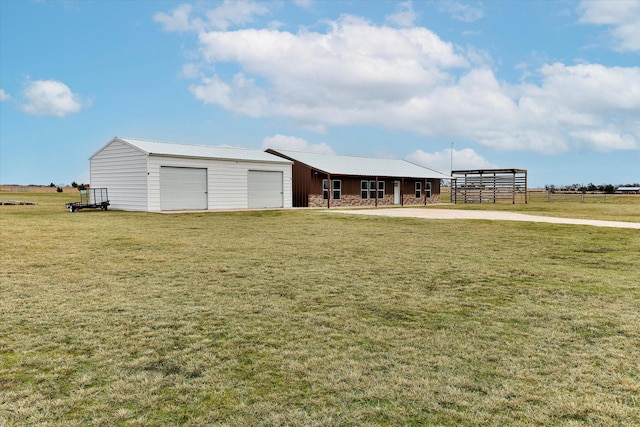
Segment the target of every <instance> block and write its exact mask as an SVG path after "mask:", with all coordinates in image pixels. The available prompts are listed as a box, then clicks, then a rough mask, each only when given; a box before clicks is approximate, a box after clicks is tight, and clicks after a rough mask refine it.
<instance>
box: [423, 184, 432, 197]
mask: <svg viewBox="0 0 640 427" xmlns="http://www.w3.org/2000/svg"><path fill="white" fill-rule="evenodd" d="M424 192H425V196H426V197H427V199H430V198H431V183H430V182H427V186H426V187H425V189H424Z"/></svg>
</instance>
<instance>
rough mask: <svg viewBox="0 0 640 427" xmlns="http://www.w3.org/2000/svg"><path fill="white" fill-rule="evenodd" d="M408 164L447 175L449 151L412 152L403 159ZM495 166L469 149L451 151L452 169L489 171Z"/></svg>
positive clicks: (449, 162) (449, 164)
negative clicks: (407, 161) (411, 163)
mask: <svg viewBox="0 0 640 427" xmlns="http://www.w3.org/2000/svg"><path fill="white" fill-rule="evenodd" d="M405 159H406V160H409V161H410V162H413V163H417V164H419V165H422V166H424V167H427V168H430V169H434V170H436V171H438V172H442V173H449V172H450V171H451V163H452V162H451V159H452V153H451V149H450V148H448V149H446V150H442V151H437V152H435V153H427V152H425V151H422V150H417V151H414V152H413V153H411V154H409V155H407V156H406V157H405ZM496 167H497V166H496V165H495V164H493V163H491V162H489V161H488V160H487V159H485V158H484V157H482V156H481V155H480V154H478V153H476V152H475V151H474V150H473V149H471V148H463V149H462V150H456V149H453V169H454V170H459V169H483V168H484V169H490V168H496Z"/></svg>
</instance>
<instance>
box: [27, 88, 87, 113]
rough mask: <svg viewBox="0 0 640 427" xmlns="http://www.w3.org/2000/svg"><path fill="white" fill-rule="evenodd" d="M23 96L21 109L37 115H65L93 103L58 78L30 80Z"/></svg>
mask: <svg viewBox="0 0 640 427" xmlns="http://www.w3.org/2000/svg"><path fill="white" fill-rule="evenodd" d="M22 96H23V103H22V104H21V105H20V109H21V110H22V111H24V112H25V113H27V114H32V115H35V116H56V117H64V116H66V115H68V114H73V113H77V112H78V111H80V110H81V109H83V108H88V107H89V106H90V105H91V102H90V101H84V100H83V99H82V98H81V97H80V95H78V94H75V93H73V92H71V89H69V87H68V86H67V85H66V84H64V83H62V82H60V81H57V80H35V81H29V82H27V84H26V86H25V89H24V91H23V92H22Z"/></svg>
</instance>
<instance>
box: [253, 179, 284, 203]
mask: <svg viewBox="0 0 640 427" xmlns="http://www.w3.org/2000/svg"><path fill="white" fill-rule="evenodd" d="M282 188H283V187H282V172H278V171H249V207H250V208H281V207H282V206H283V203H282Z"/></svg>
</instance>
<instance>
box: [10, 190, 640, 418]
mask: <svg viewBox="0 0 640 427" xmlns="http://www.w3.org/2000/svg"><path fill="white" fill-rule="evenodd" d="M70 197H71V199H70ZM0 199H5V200H6V199H19V200H30V201H35V202H38V205H37V206H0V245H1V258H0V313H1V320H0V425H2V426H4V425H6V426H23V425H38V426H61V425H62V426H86V425H98V426H99V425H103V426H118V425H121V426H135V425H138V426H166V425H186V426H208V425H229V426H235V425H246V426H253V425H256V426H258V425H259V426H280V425H282V426H284V425H286V426H290V425H293V426H334V425H370V426H374V425H389V426H397V425H409V426H410V425H415V426H421V425H456V426H459V425H469V426H472V425H473V426H476V425H494V426H504V425H523V426H524V425H544V426H548V425H602V426H610V425H620V426H634V425H640V231H639V230H629V229H614V228H600V227H589V226H571V225H556V224H541V223H535V224H534V223H519V222H502V221H495V222H492V221H461V220H451V221H449V220H417V219H396V218H378V217H361V216H348V215H339V214H326V213H324V212H322V211H318V210H291V211H253V212H239V213H196V214H172V215H163V214H146V213H130V212H118V211H107V212H102V211H92V210H87V211H80V212H77V213H74V214H71V213H69V212H68V211H67V210H65V208H64V202H66V201H71V200H73V196H70V195H68V194H62V195H60V194H33V193H25V194H21V195H16V194H15V193H5V194H0ZM562 206H563V207H559V206H558V205H557V204H553V206H551V207H545V205H543V204H540V205H537V206H533V205H529V206H528V207H527V208H526V209H528V210H532V209H534V208H535V210H536V211H537V213H540V212H543V213H544V212H545V211H546V210H548V209H551V210H560V211H562V212H561V214H563V215H565V216H570V215H569V214H570V213H571V210H572V209H576V210H579V211H580V210H581V209H582V208H581V207H579V206H572V205H569V204H562ZM458 207H460V206H458ZM473 208H477V207H473ZM483 208H484V207H483ZM499 208H501V209H502V207H499ZM516 209H517V208H516ZM598 209H599V210H598V211H597V212H596V214H595V218H596V219H614V220H633V218H638V215H639V214H640V204H634V203H629V204H614V205H606V206H605V207H599V208H598ZM554 214H556V212H554ZM579 215H580V216H581V217H583V215H587V216H588V211H587V210H586V209H585V210H583V211H580V212H579ZM603 217H604V218H603Z"/></svg>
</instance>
